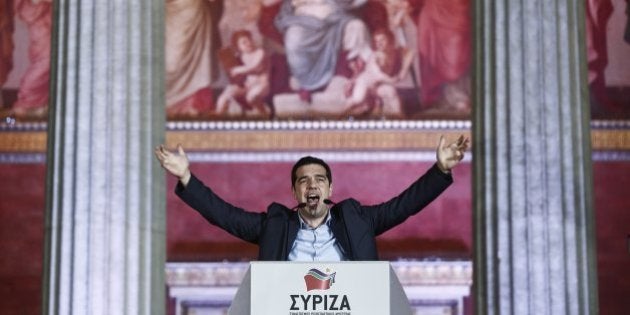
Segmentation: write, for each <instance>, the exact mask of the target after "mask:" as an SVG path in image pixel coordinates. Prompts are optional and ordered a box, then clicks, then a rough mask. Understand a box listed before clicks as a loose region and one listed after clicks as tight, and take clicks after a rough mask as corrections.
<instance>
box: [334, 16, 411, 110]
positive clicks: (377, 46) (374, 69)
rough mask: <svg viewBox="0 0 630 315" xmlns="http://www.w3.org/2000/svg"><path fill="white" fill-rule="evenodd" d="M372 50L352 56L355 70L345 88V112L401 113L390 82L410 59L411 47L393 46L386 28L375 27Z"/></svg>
mask: <svg viewBox="0 0 630 315" xmlns="http://www.w3.org/2000/svg"><path fill="white" fill-rule="evenodd" d="M372 46H373V53H372V54H371V55H370V56H369V57H368V58H367V60H362V59H360V58H357V59H355V60H354V61H353V62H352V63H351V68H352V69H353V71H354V72H355V74H354V77H353V79H352V80H351V81H350V82H349V84H348V86H347V88H346V96H347V97H348V98H347V100H346V107H345V108H346V109H347V110H346V113H347V114H348V115H358V114H365V113H369V112H372V114H373V115H381V114H384V115H387V116H400V115H402V110H401V104H400V98H399V97H398V92H397V91H396V87H395V86H394V84H395V83H396V82H398V81H400V80H401V79H403V78H404V77H405V76H406V75H407V72H408V71H409V66H410V64H411V62H412V61H413V53H412V51H410V50H408V49H405V48H399V47H397V46H396V43H395V38H394V34H393V33H392V31H391V30H389V29H385V28H383V29H378V30H376V31H375V32H374V34H373V35H372Z"/></svg>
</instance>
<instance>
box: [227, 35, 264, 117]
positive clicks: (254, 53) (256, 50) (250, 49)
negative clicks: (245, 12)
mask: <svg viewBox="0 0 630 315" xmlns="http://www.w3.org/2000/svg"><path fill="white" fill-rule="evenodd" d="M231 44H232V48H233V49H234V50H235V51H236V54H237V62H238V64H237V65H233V66H226V67H225V68H226V71H227V72H228V75H229V77H230V84H228V86H227V87H225V89H224V90H223V92H222V93H221V95H219V99H218V100H217V108H216V112H217V113H218V114H220V115H225V114H226V113H227V112H228V109H229V106H230V103H231V102H233V101H234V102H237V103H238V104H239V105H240V106H241V108H242V112H243V113H245V112H246V111H248V110H251V109H254V110H256V111H257V112H258V114H259V115H261V116H263V117H268V116H269V115H270V114H271V111H270V109H269V107H268V106H267V105H266V104H265V98H266V97H267V96H268V95H269V90H270V83H269V66H270V65H269V59H268V57H267V54H266V53H265V51H264V50H263V49H262V48H261V47H258V46H257V45H256V44H255V43H254V40H253V36H252V33H251V32H249V31H247V30H239V31H236V32H234V34H232V41H231ZM224 65H225V63H224Z"/></svg>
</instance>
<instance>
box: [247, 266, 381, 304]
mask: <svg viewBox="0 0 630 315" xmlns="http://www.w3.org/2000/svg"><path fill="white" fill-rule="evenodd" d="M389 275H390V273H389V263H388V262H361V263H357V262H352V263H344V262H332V263H316V262H313V263H310V262H308V263H306V262H300V263H295V262H293V263H281V264H279V263H277V262H274V263H271V262H252V263H251V292H252V296H251V305H250V307H251V309H250V312H251V314H260V315H267V314H268V315H352V314H354V315H369V314H378V315H383V314H389V313H390V301H389V299H390V293H389V292H390V290H389V286H390V279H389Z"/></svg>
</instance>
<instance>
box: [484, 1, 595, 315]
mask: <svg viewBox="0 0 630 315" xmlns="http://www.w3.org/2000/svg"><path fill="white" fill-rule="evenodd" d="M583 2H584V1H561V0H523V1H509V0H479V1H475V12H474V16H475V18H474V20H475V38H476V47H475V64H476V66H475V69H474V76H475V80H474V81H475V82H474V90H475V93H476V94H475V95H474V104H475V110H474V114H473V116H474V118H473V119H474V120H473V152H474V162H473V163H474V183H473V191H474V209H475V210H474V211H475V215H474V220H475V223H474V224H475V244H476V249H475V282H476V283H475V284H476V287H475V289H476V295H477V303H476V307H477V312H476V314H517V315H518V314H523V315H525V314H550V315H551V314H553V315H557V314H596V313H597V309H598V305H597V284H596V265H595V262H596V261H595V258H596V257H595V233H594V226H595V224H594V222H593V218H594V215H593V212H594V210H593V202H592V175H591V148H590V130H589V121H590V117H589V116H590V114H589V113H590V112H589V104H588V94H587V93H588V92H587V82H586V57H585V31H584V8H583Z"/></svg>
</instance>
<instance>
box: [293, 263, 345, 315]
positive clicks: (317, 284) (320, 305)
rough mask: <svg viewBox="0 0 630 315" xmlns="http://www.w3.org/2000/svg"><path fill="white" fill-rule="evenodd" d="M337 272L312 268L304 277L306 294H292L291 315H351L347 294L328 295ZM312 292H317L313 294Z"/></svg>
mask: <svg viewBox="0 0 630 315" xmlns="http://www.w3.org/2000/svg"><path fill="white" fill-rule="evenodd" d="M336 275H337V273H336V272H333V271H331V270H329V269H326V272H323V271H321V270H319V269H316V268H312V269H310V270H309V271H308V272H307V273H306V274H305V275H304V284H305V285H306V294H291V295H290V297H291V307H290V308H289V310H290V312H289V315H351V313H350V310H351V308H350V301H349V300H348V296H347V295H345V294H326V293H327V292H321V291H327V290H329V289H330V288H331V287H332V286H333V284H334V283H335V276H336ZM311 291H316V292H313V293H311Z"/></svg>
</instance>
